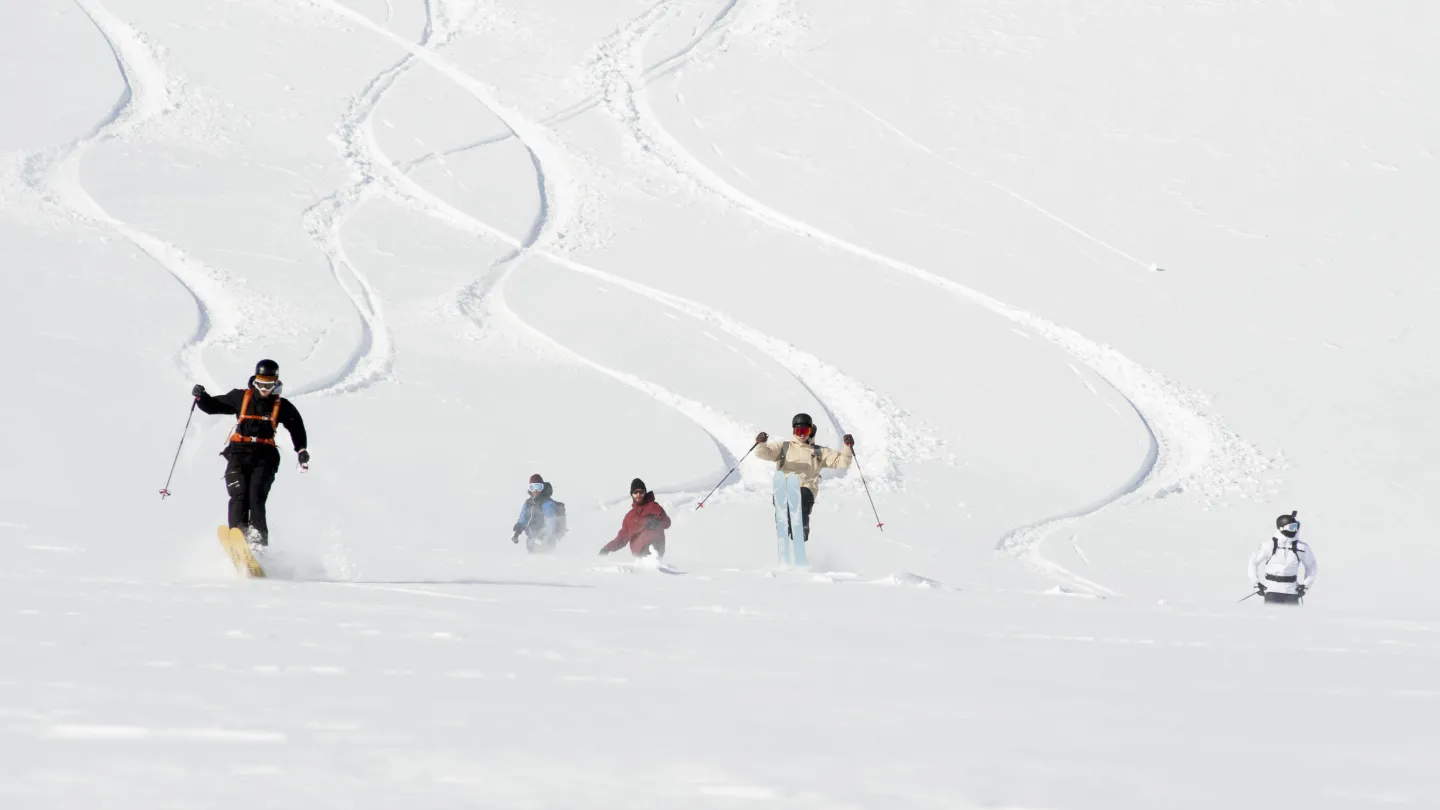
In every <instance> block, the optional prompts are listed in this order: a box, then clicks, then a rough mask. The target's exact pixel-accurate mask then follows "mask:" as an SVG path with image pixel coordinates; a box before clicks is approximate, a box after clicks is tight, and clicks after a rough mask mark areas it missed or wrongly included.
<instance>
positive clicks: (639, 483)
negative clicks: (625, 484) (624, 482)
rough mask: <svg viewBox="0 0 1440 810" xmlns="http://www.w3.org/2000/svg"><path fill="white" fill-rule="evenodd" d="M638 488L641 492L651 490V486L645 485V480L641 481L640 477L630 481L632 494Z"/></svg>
mask: <svg viewBox="0 0 1440 810" xmlns="http://www.w3.org/2000/svg"><path fill="white" fill-rule="evenodd" d="M637 489H638V490H640V491H641V492H649V491H650V489H649V487H647V486H645V482H644V481H641V480H640V479H639V478H636V479H635V480H634V481H631V482H630V493H631V494H632V495H633V494H634V493H635V490H637Z"/></svg>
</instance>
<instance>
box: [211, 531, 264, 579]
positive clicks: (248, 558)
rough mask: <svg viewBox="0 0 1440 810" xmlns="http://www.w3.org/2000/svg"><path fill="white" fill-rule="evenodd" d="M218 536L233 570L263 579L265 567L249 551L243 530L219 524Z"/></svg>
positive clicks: (253, 577)
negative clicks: (233, 567) (232, 565)
mask: <svg viewBox="0 0 1440 810" xmlns="http://www.w3.org/2000/svg"><path fill="white" fill-rule="evenodd" d="M216 534H217V535H218V536H219V538H220V545H221V547H222V548H224V549H225V554H226V555H227V556H229V557H230V562H231V563H232V564H234V566H235V570H236V571H238V572H239V573H241V574H242V575H244V576H246V577H249V578H250V579H263V578H264V577H265V569H263V568H261V567H260V562H259V560H256V559H255V555H254V554H253V553H252V552H251V551H250V544H249V543H247V542H245V532H243V531H241V530H240V529H232V528H230V527H229V526H221V527H219V528H218V529H217V530H216Z"/></svg>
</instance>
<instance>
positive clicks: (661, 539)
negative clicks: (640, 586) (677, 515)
mask: <svg viewBox="0 0 1440 810" xmlns="http://www.w3.org/2000/svg"><path fill="white" fill-rule="evenodd" d="M630 500H631V502H632V503H633V504H634V505H633V506H631V507H630V511H629V512H627V513H626V514H625V521H624V522H623V523H621V524H620V533H619V534H617V535H615V539H614V540H611V541H610V542H608V543H606V544H605V547H604V548H602V549H600V553H601V554H609V553H610V552H612V551H619V550H620V549H622V548H624V547H625V546H626V544H629V546H630V553H631V554H634V555H635V556H636V557H648V556H650V549H652V548H653V549H655V556H656V557H664V556H665V530H666V529H668V528H670V516H669V515H667V514H665V509H664V508H663V507H661V506H660V504H658V503H656V502H655V493H653V492H650V491H649V490H647V489H646V488H645V482H644V481H641V480H640V479H639V478H636V479H635V480H634V481H631V482H630Z"/></svg>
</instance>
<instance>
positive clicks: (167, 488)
mask: <svg viewBox="0 0 1440 810" xmlns="http://www.w3.org/2000/svg"><path fill="white" fill-rule="evenodd" d="M199 404H200V398H199V397H196V398H195V399H194V400H192V401H191V402H190V415H189V416H187V417H185V430H184V432H182V433H181V434H180V446H179V447H176V448H175V460H174V461H172V462H170V474H169V475H167V476H165V486H164V487H163V488H162V489H161V490H160V500H162V501H163V500H165V499H166V498H168V497H170V479H171V478H174V477H175V465H176V464H179V463H180V450H181V448H183V447H184V446H185V437H186V436H187V435H189V433H190V420H191V419H194V418H195V406H196V405H199Z"/></svg>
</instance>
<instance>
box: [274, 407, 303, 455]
mask: <svg viewBox="0 0 1440 810" xmlns="http://www.w3.org/2000/svg"><path fill="white" fill-rule="evenodd" d="M280 424H282V425H284V426H285V430H287V431H289V433H290V442H291V443H292V444H293V445H294V446H295V452H297V453H298V452H300V451H301V450H304V449H305V448H307V447H309V446H310V445H309V437H308V436H306V435H305V420H303V419H301V418H300V409H298V408H296V407H295V404H294V403H292V402H291V401H290V400H288V399H285V400H281V401H280Z"/></svg>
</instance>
